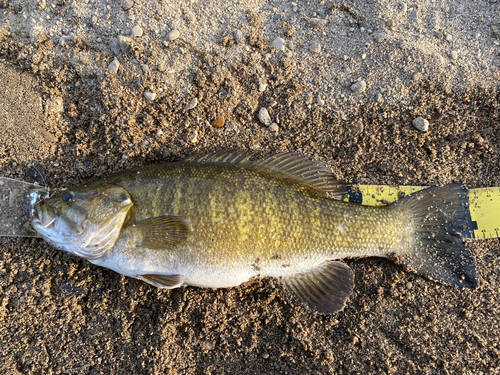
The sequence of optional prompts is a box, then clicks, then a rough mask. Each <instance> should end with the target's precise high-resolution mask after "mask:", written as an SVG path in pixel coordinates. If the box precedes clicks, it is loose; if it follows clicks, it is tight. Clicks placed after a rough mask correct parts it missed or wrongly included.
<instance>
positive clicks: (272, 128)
mask: <svg viewBox="0 0 500 375" xmlns="http://www.w3.org/2000/svg"><path fill="white" fill-rule="evenodd" d="M269 130H270V131H272V132H277V131H278V130H280V127H279V126H278V124H277V123H275V122H273V123H272V124H271V125H269Z"/></svg>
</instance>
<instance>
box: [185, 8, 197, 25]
mask: <svg viewBox="0 0 500 375" xmlns="http://www.w3.org/2000/svg"><path fill="white" fill-rule="evenodd" d="M184 19H185V20H186V22H188V23H195V22H196V16H195V15H194V13H193V12H191V11H189V12H187V13H186V14H185V15H184Z"/></svg>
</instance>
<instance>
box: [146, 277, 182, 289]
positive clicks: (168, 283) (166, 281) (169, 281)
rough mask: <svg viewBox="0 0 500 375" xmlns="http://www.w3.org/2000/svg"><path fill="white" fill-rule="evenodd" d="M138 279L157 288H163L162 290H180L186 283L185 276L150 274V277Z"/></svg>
mask: <svg viewBox="0 0 500 375" xmlns="http://www.w3.org/2000/svg"><path fill="white" fill-rule="evenodd" d="M137 278H138V279H141V280H143V281H145V282H147V283H148V284H151V285H153V286H156V287H157V288H161V289H174V288H178V287H180V286H181V285H182V283H183V282H184V276H183V275H155V274H149V275H139V276H137Z"/></svg>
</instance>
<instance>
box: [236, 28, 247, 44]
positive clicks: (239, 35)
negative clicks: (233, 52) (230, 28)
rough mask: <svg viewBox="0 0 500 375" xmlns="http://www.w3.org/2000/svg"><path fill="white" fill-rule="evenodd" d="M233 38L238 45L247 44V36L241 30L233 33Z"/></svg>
mask: <svg viewBox="0 0 500 375" xmlns="http://www.w3.org/2000/svg"><path fill="white" fill-rule="evenodd" d="M233 38H234V41H235V42H236V44H241V45H243V44H245V36H244V35H243V33H242V32H241V31H240V30H235V31H234V33H233Z"/></svg>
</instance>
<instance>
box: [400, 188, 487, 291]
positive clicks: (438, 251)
mask: <svg viewBox="0 0 500 375" xmlns="http://www.w3.org/2000/svg"><path fill="white" fill-rule="evenodd" d="M391 206H394V208H395V209H403V210H409V211H410V212H412V215H413V228H412V230H413V231H414V236H413V240H412V241H411V242H412V244H411V245H410V249H409V251H408V252H406V253H405V254H402V259H401V260H402V262H403V263H405V264H407V265H408V266H409V267H410V268H412V269H413V270H415V271H416V272H418V273H420V274H422V275H424V276H427V277H429V278H430V279H433V280H436V281H439V282H442V283H445V284H452V285H456V286H459V287H461V288H477V287H478V286H479V280H478V275H477V272H476V262H475V260H474V256H473V255H472V253H471V252H470V250H469V249H468V248H467V247H466V245H465V243H464V241H463V239H462V235H461V232H462V231H463V230H464V229H465V226H466V225H467V221H468V218H469V220H470V214H469V209H468V199H467V192H466V189H465V188H464V187H463V186H462V185H458V184H449V185H445V186H443V187H431V188H428V189H425V190H422V191H419V192H416V193H414V194H411V195H409V196H407V197H405V198H403V199H401V200H399V201H397V202H394V203H392V204H391Z"/></svg>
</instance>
